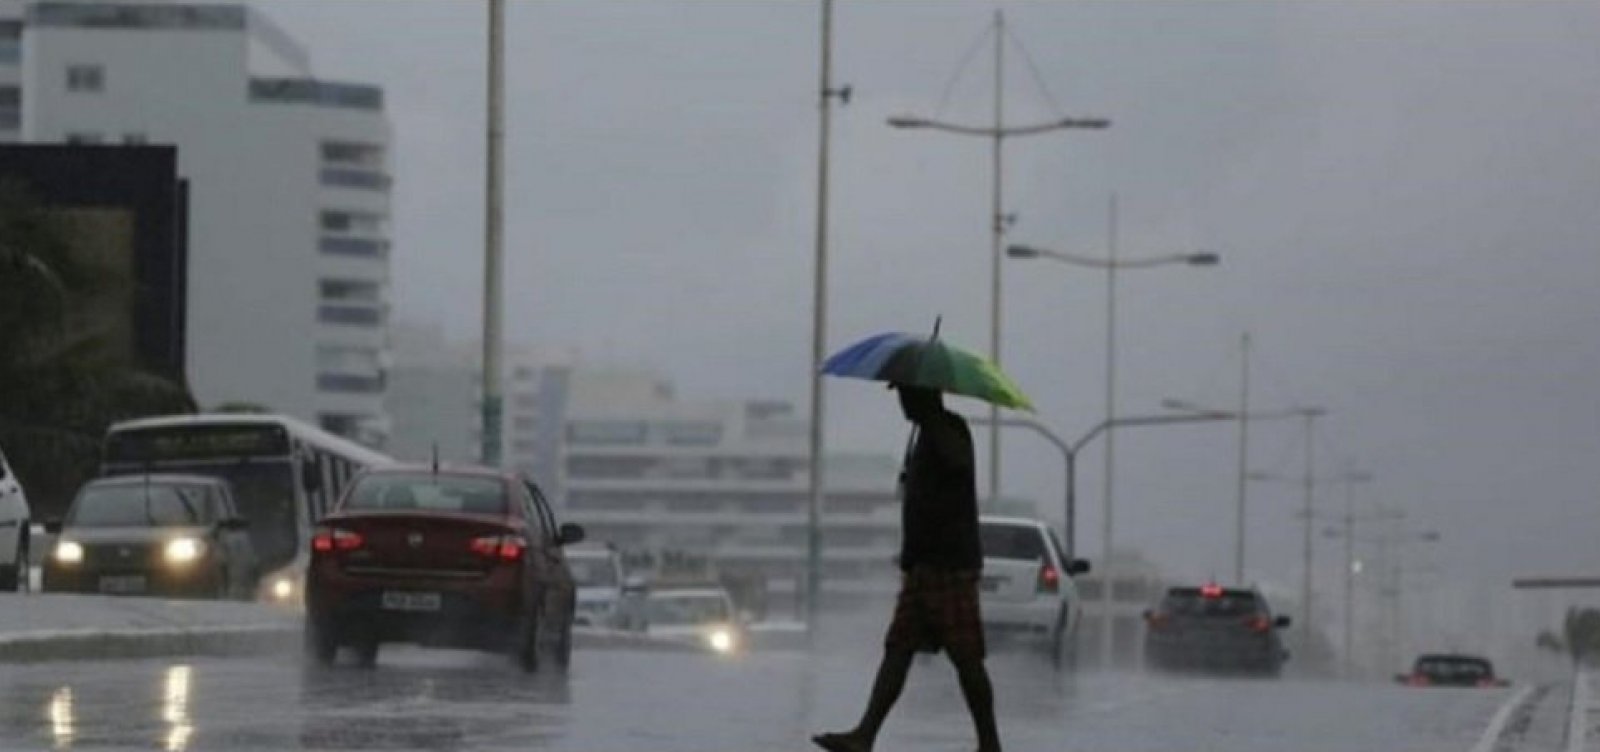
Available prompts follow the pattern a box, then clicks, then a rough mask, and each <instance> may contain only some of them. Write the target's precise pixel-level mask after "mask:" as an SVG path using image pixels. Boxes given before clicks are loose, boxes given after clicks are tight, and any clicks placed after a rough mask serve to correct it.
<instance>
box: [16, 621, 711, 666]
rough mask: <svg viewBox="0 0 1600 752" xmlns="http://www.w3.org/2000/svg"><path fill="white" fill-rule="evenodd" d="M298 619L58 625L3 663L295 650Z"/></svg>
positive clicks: (591, 645)
mask: <svg viewBox="0 0 1600 752" xmlns="http://www.w3.org/2000/svg"><path fill="white" fill-rule="evenodd" d="M300 640H301V626H300V624H298V623H285V624H258V625H248V626H218V627H192V628H143V629H111V630H103V629H102V630H96V629H82V630H52V631H40V632H19V633H15V634H9V635H0V663H39V662H44V661H92V660H117V659H134V658H161V657H172V656H248V655H265V654H272V653H283V652H294V653H295V654H297V655H298V651H299V649H300ZM572 646H573V648H575V649H581V650H657V651H664V652H706V650H705V649H704V648H702V647H700V646H699V645H697V644H694V643H692V642H687V641H676V640H664V639H661V638H652V637H648V636H644V635H639V634H635V633H631V632H612V631H607V630H591V629H583V628H578V629H575V630H573V634H572Z"/></svg>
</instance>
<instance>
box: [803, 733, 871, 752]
mask: <svg viewBox="0 0 1600 752" xmlns="http://www.w3.org/2000/svg"><path fill="white" fill-rule="evenodd" d="M811 741H812V743H813V744H816V745H817V746H818V747H821V748H823V749H825V750H828V752H872V742H870V741H867V740H866V739H863V738H861V737H860V736H858V735H857V734H856V733H855V732H854V731H849V732H844V733H831V734H817V735H816V736H813V737H811Z"/></svg>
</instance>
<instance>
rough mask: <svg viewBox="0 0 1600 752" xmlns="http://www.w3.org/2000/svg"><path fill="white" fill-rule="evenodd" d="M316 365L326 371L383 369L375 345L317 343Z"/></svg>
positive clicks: (372, 370)
mask: <svg viewBox="0 0 1600 752" xmlns="http://www.w3.org/2000/svg"><path fill="white" fill-rule="evenodd" d="M317 367H318V368H321V369H323V370H326V371H356V372H360V373H377V372H379V371H381V370H383V359H382V356H380V355H379V354H378V348H376V347H361V346H359V345H317Z"/></svg>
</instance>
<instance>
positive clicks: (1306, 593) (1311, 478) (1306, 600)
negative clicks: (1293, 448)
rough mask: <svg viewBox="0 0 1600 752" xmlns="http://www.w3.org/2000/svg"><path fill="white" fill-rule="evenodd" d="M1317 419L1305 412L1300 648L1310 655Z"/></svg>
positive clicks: (1309, 412)
mask: <svg viewBox="0 0 1600 752" xmlns="http://www.w3.org/2000/svg"><path fill="white" fill-rule="evenodd" d="M1316 421H1317V414H1316V413H1315V412H1311V411H1307V412H1306V413H1305V422H1306V423H1305V426H1306V446H1305V451H1306V474H1305V478H1304V480H1303V484H1304V486H1305V494H1306V498H1305V508H1304V509H1303V510H1301V514H1302V515H1304V519H1305V525H1304V532H1305V541H1304V543H1303V545H1304V549H1303V551H1302V553H1303V555H1304V557H1305V559H1304V561H1303V562H1302V563H1301V565H1300V566H1301V577H1302V579H1301V581H1300V639H1301V644H1300V650H1301V653H1302V654H1306V655H1309V654H1310V652H1311V650H1310V649H1311V564H1312V557H1311V530H1312V527H1313V522H1314V521H1313V519H1312V516H1311V513H1312V504H1313V501H1312V499H1313V496H1314V495H1315V493H1314V492H1315V489H1316V483H1317V481H1316V476H1315V475H1313V473H1314V472H1315V470H1316V468H1315V464H1314V461H1315V459H1316V455H1315V454H1314V453H1313V452H1312V448H1311V439H1312V435H1313V433H1314V430H1315V428H1316Z"/></svg>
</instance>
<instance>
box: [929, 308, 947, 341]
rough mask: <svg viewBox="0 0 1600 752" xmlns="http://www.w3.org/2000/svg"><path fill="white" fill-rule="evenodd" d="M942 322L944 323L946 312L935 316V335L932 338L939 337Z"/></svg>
mask: <svg viewBox="0 0 1600 752" xmlns="http://www.w3.org/2000/svg"><path fill="white" fill-rule="evenodd" d="M942 324H944V314H942V313H941V314H939V315H937V316H934V317H933V337H932V338H931V339H938V338H939V327H940V325H942Z"/></svg>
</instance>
